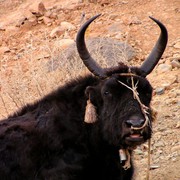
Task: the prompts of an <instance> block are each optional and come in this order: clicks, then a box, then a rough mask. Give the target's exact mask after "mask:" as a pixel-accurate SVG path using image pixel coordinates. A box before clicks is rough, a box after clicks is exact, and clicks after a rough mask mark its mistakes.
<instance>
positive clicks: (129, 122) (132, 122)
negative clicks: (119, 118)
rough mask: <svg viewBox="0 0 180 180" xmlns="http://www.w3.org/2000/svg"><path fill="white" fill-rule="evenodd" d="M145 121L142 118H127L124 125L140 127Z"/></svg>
mask: <svg viewBox="0 0 180 180" xmlns="http://www.w3.org/2000/svg"><path fill="white" fill-rule="evenodd" d="M144 123H145V120H144V119H128V120H126V125H127V126H128V127H141V126H143V124H144Z"/></svg>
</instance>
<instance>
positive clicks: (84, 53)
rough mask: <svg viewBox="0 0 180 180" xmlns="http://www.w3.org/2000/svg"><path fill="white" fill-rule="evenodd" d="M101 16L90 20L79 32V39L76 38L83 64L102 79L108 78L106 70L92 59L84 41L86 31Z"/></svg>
mask: <svg viewBox="0 0 180 180" xmlns="http://www.w3.org/2000/svg"><path fill="white" fill-rule="evenodd" d="M100 15H101V14H98V15H96V16H94V17H92V18H91V19H89V20H88V21H87V22H85V23H84V24H83V25H82V26H81V28H80V30H79V31H78V34H77V37H76V46H77V50H78V53H79V56H80V57H81V59H82V60H83V63H84V64H85V66H86V67H87V68H88V69H89V71H90V72H92V73H93V74H94V75H95V76H99V77H101V78H104V77H106V75H105V70H104V69H103V68H101V67H100V66H99V65H98V64H97V63H96V61H95V60H94V59H93V58H92V57H91V55H90V53H89V52H88V50H87V48H86V44H85V40H84V35H85V32H86V29H87V28H88V26H89V25H90V24H91V22H93V21H94V20H95V19H96V18H97V17H99V16H100Z"/></svg>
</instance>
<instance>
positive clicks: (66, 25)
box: [61, 21, 76, 31]
mask: <svg viewBox="0 0 180 180" xmlns="http://www.w3.org/2000/svg"><path fill="white" fill-rule="evenodd" d="M61 28H62V29H64V30H68V31H71V30H75V29H76V27H75V26H74V25H73V24H71V23H69V22H66V21H63V22H61Z"/></svg>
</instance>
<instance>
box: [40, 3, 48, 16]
mask: <svg viewBox="0 0 180 180" xmlns="http://www.w3.org/2000/svg"><path fill="white" fill-rule="evenodd" d="M46 11H47V10H46V8H45V6H44V4H43V3H42V2H40V3H39V4H38V12H39V13H40V14H41V15H44V13H45V12H46Z"/></svg>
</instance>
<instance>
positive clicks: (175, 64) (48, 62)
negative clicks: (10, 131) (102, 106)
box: [0, 0, 180, 180]
mask: <svg viewBox="0 0 180 180" xmlns="http://www.w3.org/2000/svg"><path fill="white" fill-rule="evenodd" d="M40 2H41V1H34V0H0V77H1V78H0V107H1V108H0V117H1V118H4V117H7V115H8V114H11V113H12V112H14V111H16V110H17V109H18V108H20V107H22V106H23V105H24V104H26V103H30V102H33V101H35V100H37V99H39V98H40V97H42V96H43V95H45V94H47V93H48V92H50V91H51V90H53V89H54V88H56V87H57V86H59V85H62V84H63V83H64V82H66V81H68V80H69V79H70V78H73V77H76V76H78V75H82V74H85V73H88V71H87V70H86V69H85V67H84V66H83V64H82V62H81V61H80V60H79V59H78V58H76V57H75V56H73V57H71V56H72V54H71V52H70V49H71V48H72V47H73V45H72V44H73V43H74V41H75V36H76V33H77V30H78V29H79V27H80V26H81V24H82V23H83V22H84V21H85V20H86V19H88V18H90V17H92V16H93V15H96V14H98V13H102V15H101V17H100V18H98V19H97V20H96V22H95V23H93V24H92V25H91V26H90V27H89V28H88V32H87V34H86V37H87V39H88V38H92V37H105V38H112V39H113V40H118V41H119V42H126V43H127V44H129V45H130V46H132V47H133V48H134V54H133V58H132V59H131V60H129V58H131V56H130V57H129V56H128V55H127V54H128V53H127V52H126V51H127V50H126V49H125V48H124V52H122V53H121V54H120V55H118V53H117V51H116V50H114V57H116V58H115V59H116V61H117V62H118V61H119V60H121V61H124V62H125V63H129V64H131V65H140V64H141V63H142V62H143V60H144V58H145V57H146V56H147V55H148V53H149V52H150V51H151V49H152V47H153V45H154V43H155V42H156V40H157V38H158V35H159V29H158V27H157V26H156V25H155V23H154V22H153V21H151V20H150V19H149V18H148V16H153V17H155V18H157V19H159V20H160V21H162V22H163V23H164V24H165V25H166V26H167V29H168V32H169V42H168V46H167V49H166V51H165V53H164V55H163V57H162V59H161V60H160V62H159V64H158V66H157V67H156V68H155V69H154V71H153V72H152V73H151V74H150V75H149V76H148V79H149V80H150V82H151V83H152V85H153V87H154V96H153V102H152V106H153V107H154V108H155V109H156V110H157V111H158V118H157V121H156V122H155V123H154V125H153V130H154V133H153V137H152V142H151V144H152V146H151V166H152V169H153V170H151V171H150V179H153V180H180V141H179V140H180V133H179V132H180V25H179V24H180V1H179V0H147V1H144V0H124V1H120V0H113V1H110V0H97V1H95V0H91V1H88V0H85V1H80V0H43V1H42V3H40ZM102 42H103V41H102ZM98 43H99V46H97V48H96V49H99V52H100V50H101V49H103V48H104V47H103V45H102V43H101V42H98ZM71 46H72V47H71ZM90 46H93V47H94V45H92V44H90ZM70 47H71V48H70ZM112 49H113V47H112V48H109V51H108V49H106V51H107V53H109V52H110V51H111V50H112ZM68 53H69V54H70V55H69V54H68ZM67 54H68V55H67ZM97 55H99V53H97ZM67 56H68V57H67ZM111 57H112V54H111ZM98 59H103V58H102V57H101V58H98ZM109 61H110V63H111V59H109ZM113 61H115V60H113ZM101 63H103V62H101ZM107 64H108V63H107V62H106V63H105V65H107ZM134 159H135V166H136V175H135V179H136V180H144V179H145V177H146V170H147V168H146V167H147V145H146V144H145V145H142V146H140V147H138V148H137V149H136V150H135V152H134Z"/></svg>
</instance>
